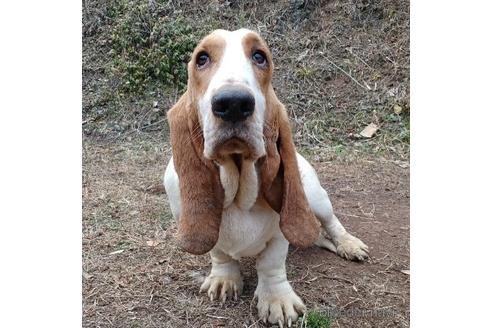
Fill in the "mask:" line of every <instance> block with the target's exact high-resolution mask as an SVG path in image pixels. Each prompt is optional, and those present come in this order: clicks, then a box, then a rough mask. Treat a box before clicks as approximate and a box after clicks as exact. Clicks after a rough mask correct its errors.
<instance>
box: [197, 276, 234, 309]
mask: <svg viewBox="0 0 492 328" xmlns="http://www.w3.org/2000/svg"><path fill="white" fill-rule="evenodd" d="M205 291H206V292H207V295H208V297H209V298H210V300H211V301H214V300H220V301H221V303H224V302H225V301H226V300H227V298H229V299H232V297H234V300H236V301H237V299H238V296H239V295H241V293H242V292H243V278H242V277H241V275H240V274H239V275H237V274H234V275H228V276H215V275H212V274H211V275H209V276H208V277H207V278H205V281H204V282H203V284H202V286H201V287H200V293H202V292H205Z"/></svg>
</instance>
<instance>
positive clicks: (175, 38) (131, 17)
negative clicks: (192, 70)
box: [111, 1, 201, 92]
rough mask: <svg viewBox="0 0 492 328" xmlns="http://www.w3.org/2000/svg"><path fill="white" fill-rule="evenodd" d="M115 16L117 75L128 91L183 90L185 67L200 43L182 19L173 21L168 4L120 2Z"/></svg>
mask: <svg viewBox="0 0 492 328" xmlns="http://www.w3.org/2000/svg"><path fill="white" fill-rule="evenodd" d="M119 4H120V8H118V12H116V13H114V15H115V16H116V17H115V20H114V24H115V25H114V27H113V33H112V35H111V48H112V50H111V53H112V55H113V56H114V61H113V62H114V65H113V68H114V69H115V71H116V72H115V73H117V75H119V76H120V77H121V79H122V87H123V89H124V90H125V91H130V92H135V91H141V90H143V89H145V88H147V87H148V86H150V85H156V84H157V85H158V86H168V87H173V88H177V89H178V90H182V89H184V88H185V86H186V80H187V70H186V63H187V62H188V60H189V57H190V55H191V53H192V51H193V48H194V47H195V45H196V43H197V42H198V40H199V39H200V37H201V35H198V34H197V33H194V31H193V29H192V27H191V26H190V24H188V22H187V21H186V19H184V18H183V17H177V18H176V17H173V18H170V16H172V15H171V14H174V13H173V12H172V9H171V8H170V7H168V6H167V4H156V5H155V6H149V5H148V1H121V2H120V3H119Z"/></svg>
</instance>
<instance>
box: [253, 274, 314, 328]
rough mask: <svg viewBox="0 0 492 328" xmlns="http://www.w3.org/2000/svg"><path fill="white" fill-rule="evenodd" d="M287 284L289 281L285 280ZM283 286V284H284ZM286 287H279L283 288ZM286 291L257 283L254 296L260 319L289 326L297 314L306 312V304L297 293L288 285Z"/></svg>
mask: <svg viewBox="0 0 492 328" xmlns="http://www.w3.org/2000/svg"><path fill="white" fill-rule="evenodd" d="M286 284H287V285H288V284H289V283H288V282H286ZM284 287H285V286H284ZM285 289H286V288H279V290H285ZM287 289H288V291H287V292H284V293H276V292H275V291H274V290H270V291H269V290H268V288H261V287H260V286H259V285H258V287H257V288H256V291H255V298H257V299H258V304H257V306H256V307H257V309H258V316H259V318H260V320H262V321H263V322H264V323H266V322H267V321H268V322H269V323H271V324H278V325H279V327H284V325H287V327H291V325H292V323H293V322H295V321H296V320H297V318H298V317H299V314H303V313H305V312H306V306H305V305H304V303H303V302H302V300H301V299H300V298H299V296H297V294H296V293H295V292H294V291H293V290H292V287H290V285H288V288H287Z"/></svg>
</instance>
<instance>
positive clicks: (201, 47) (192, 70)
mask: <svg viewBox="0 0 492 328" xmlns="http://www.w3.org/2000/svg"><path fill="white" fill-rule="evenodd" d="M224 49H225V40H224V39H223V38H222V37H221V36H218V35H216V34H214V33H212V34H210V35H208V36H206V37H205V38H204V39H203V40H202V41H201V42H200V43H199V44H198V46H197V47H196V48H195V50H194V51H193V55H192V56H191V60H190V62H189V63H188V91H189V92H190V97H191V99H192V101H193V102H195V103H196V102H197V101H198V99H200V97H201V96H202V95H203V94H204V93H205V92H206V91H207V87H208V85H209V83H210V80H211V79H212V77H213V76H214V74H215V72H216V71H217V69H218V68H219V63H220V61H221V59H222V56H223V55H224ZM202 51H205V52H206V53H207V54H208V55H209V58H210V64H209V65H208V66H207V67H206V68H204V69H197V66H196V59H197V58H196V57H197V55H198V54H199V53H201V52H202Z"/></svg>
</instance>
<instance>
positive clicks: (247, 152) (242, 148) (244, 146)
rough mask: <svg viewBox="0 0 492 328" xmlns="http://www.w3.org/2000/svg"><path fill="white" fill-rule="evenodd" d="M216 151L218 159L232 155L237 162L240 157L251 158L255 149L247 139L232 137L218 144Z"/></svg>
mask: <svg viewBox="0 0 492 328" xmlns="http://www.w3.org/2000/svg"><path fill="white" fill-rule="evenodd" d="M215 153H216V156H217V158H218V159H221V158H225V157H228V156H231V157H232V159H233V160H234V161H235V162H236V161H238V160H239V159H240V158H247V159H248V158H251V157H252V156H253V153H254V150H253V147H252V146H251V145H250V144H249V143H248V142H247V141H246V140H243V139H241V138H239V137H232V138H230V139H228V140H225V141H223V142H222V143H219V144H217V146H216V147H215ZM236 164H237V163H236Z"/></svg>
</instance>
